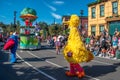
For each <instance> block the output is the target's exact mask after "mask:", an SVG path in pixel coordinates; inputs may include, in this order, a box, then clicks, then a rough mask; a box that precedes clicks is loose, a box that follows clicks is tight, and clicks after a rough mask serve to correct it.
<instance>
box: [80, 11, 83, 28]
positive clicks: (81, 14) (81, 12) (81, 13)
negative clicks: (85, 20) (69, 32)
mask: <svg viewBox="0 0 120 80" xmlns="http://www.w3.org/2000/svg"><path fill="white" fill-rule="evenodd" d="M82 16H83V10H80V17H81V19H80V21H81V22H80V23H81V24H80V27H81V30H82Z"/></svg>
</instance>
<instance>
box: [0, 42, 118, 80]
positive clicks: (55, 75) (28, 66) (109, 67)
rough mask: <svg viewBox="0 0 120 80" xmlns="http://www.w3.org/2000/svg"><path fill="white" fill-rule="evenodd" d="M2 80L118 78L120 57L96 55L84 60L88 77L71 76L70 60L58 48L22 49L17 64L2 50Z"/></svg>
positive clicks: (0, 65) (0, 73) (0, 60)
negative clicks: (66, 73) (58, 52)
mask: <svg viewBox="0 0 120 80" xmlns="http://www.w3.org/2000/svg"><path fill="white" fill-rule="evenodd" d="M0 53H1V54H0V57H1V58H0V80H118V79H119V73H120V60H113V59H107V58H101V57H95V59H94V60H92V61H91V62H89V63H82V64H81V65H82V67H83V68H84V70H85V73H86V76H85V77H84V78H81V79H78V78H77V77H67V76H66V75H65V71H66V70H69V63H68V62H67V61H66V60H65V59H64V57H63V55H62V51H61V54H59V55H57V54H56V52H55V49H51V48H49V47H47V46H46V45H45V44H44V45H42V49H41V50H33V51H28V50H18V51H17V63H14V64H10V63H9V61H8V60H9V53H3V52H0Z"/></svg>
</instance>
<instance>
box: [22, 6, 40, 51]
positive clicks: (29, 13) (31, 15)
mask: <svg viewBox="0 0 120 80" xmlns="http://www.w3.org/2000/svg"><path fill="white" fill-rule="evenodd" d="M36 15H37V13H36V11H35V10H34V9H32V8H24V9H23V10H22V11H21V15H20V18H21V19H22V21H24V23H25V27H21V28H20V48H21V49H37V48H38V46H39V48H40V41H39V40H38V39H37V38H36V36H35V27H34V26H33V25H32V23H33V22H34V21H35V20H36V19H37V16H36Z"/></svg>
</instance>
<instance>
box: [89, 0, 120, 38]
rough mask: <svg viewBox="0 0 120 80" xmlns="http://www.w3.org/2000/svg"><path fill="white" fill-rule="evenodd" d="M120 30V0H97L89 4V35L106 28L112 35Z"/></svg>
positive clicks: (96, 33)
mask: <svg viewBox="0 0 120 80" xmlns="http://www.w3.org/2000/svg"><path fill="white" fill-rule="evenodd" d="M116 28H117V29H118V30H119V31H120V0H96V1H95V2H92V3H89V4H88V35H92V34H94V35H96V36H97V35H99V34H100V33H101V32H102V31H103V30H104V29H106V30H107V31H108V32H109V34H110V35H113V34H114V31H115V29H116Z"/></svg>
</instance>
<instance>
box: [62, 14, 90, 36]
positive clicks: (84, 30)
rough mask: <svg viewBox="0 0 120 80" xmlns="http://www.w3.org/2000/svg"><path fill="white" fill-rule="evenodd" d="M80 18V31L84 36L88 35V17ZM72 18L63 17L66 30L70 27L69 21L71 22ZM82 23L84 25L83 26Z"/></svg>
mask: <svg viewBox="0 0 120 80" xmlns="http://www.w3.org/2000/svg"><path fill="white" fill-rule="evenodd" d="M79 17H80V26H79V29H80V31H82V33H83V34H86V35H87V34H88V31H87V30H88V17H87V16H82V17H81V16H79ZM69 19H70V16H63V17H62V24H63V26H64V27H65V28H67V27H68V24H67V21H69ZM81 23H82V25H81Z"/></svg>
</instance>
